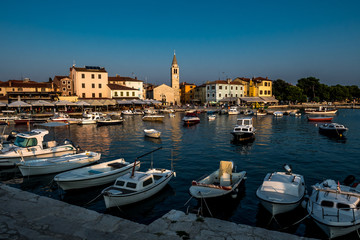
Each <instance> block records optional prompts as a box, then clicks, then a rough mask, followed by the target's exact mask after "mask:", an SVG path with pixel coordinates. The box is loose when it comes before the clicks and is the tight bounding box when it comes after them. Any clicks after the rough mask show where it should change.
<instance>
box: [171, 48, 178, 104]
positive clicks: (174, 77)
mask: <svg viewBox="0 0 360 240" xmlns="http://www.w3.org/2000/svg"><path fill="white" fill-rule="evenodd" d="M170 77H171V88H172V89H174V100H175V105H177V104H180V92H179V91H180V90H179V86H180V73H179V65H178V64H177V60H176V55H175V51H174V57H173V61H172V64H171V68H170Z"/></svg>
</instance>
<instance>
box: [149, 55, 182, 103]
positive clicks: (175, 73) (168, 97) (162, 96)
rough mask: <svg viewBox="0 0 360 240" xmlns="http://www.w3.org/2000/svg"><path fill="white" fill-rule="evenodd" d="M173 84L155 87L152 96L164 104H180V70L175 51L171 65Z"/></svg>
mask: <svg viewBox="0 0 360 240" xmlns="http://www.w3.org/2000/svg"><path fill="white" fill-rule="evenodd" d="M170 80H171V86H168V85H166V84H162V85H160V86H157V87H155V88H153V90H152V91H153V94H152V96H151V98H153V99H155V100H158V101H161V102H162V103H163V104H164V105H178V104H180V90H179V86H180V84H179V81H180V72H179V65H178V64H177V60H176V55H175V52H174V57H173V61H172V64H171V67H170Z"/></svg>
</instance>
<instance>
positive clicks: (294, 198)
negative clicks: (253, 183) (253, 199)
mask: <svg viewBox="0 0 360 240" xmlns="http://www.w3.org/2000/svg"><path fill="white" fill-rule="evenodd" d="M284 168H285V170H286V171H287V172H274V173H268V174H267V175H266V176H265V178H264V181H263V183H262V184H261V186H260V187H259V188H258V189H257V191H256V196H257V197H258V198H259V200H260V203H261V204H262V205H263V206H264V207H265V209H266V210H268V211H269V212H270V213H271V214H272V215H273V216H275V215H276V214H280V213H285V212H289V211H292V210H294V209H295V208H296V207H297V206H299V205H300V203H301V201H302V200H303V198H304V196H305V193H306V188H305V181H304V177H303V176H301V175H299V174H294V173H292V170H291V168H290V166H289V165H287V164H285V165H284Z"/></svg>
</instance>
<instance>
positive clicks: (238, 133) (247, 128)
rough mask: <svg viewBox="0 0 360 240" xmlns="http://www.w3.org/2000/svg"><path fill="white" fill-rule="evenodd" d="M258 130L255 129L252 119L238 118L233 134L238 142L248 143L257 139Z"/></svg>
mask: <svg viewBox="0 0 360 240" xmlns="http://www.w3.org/2000/svg"><path fill="white" fill-rule="evenodd" d="M255 132H256V129H255V128H254V127H253V122H252V117H243V118H238V119H237V122H236V126H235V127H234V129H233V131H232V132H231V134H232V135H233V136H234V139H235V140H237V141H246V140H250V139H253V138H254V137H255Z"/></svg>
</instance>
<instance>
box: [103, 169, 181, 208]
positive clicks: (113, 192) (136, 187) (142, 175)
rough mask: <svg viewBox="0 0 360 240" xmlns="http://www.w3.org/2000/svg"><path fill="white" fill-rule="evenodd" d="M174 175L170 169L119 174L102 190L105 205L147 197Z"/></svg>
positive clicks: (128, 202)
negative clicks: (113, 181) (113, 182)
mask: <svg viewBox="0 0 360 240" xmlns="http://www.w3.org/2000/svg"><path fill="white" fill-rule="evenodd" d="M174 175H175V172H174V171H172V170H167V169H149V170H148V171H146V172H139V171H134V172H133V173H127V174H125V175H123V176H120V177H118V178H117V179H116V182H115V184H114V185H113V186H110V187H107V188H105V189H104V190H103V191H102V194H103V196H104V200H105V206H106V208H111V207H115V206H123V205H127V204H131V203H136V202H139V201H141V200H144V199H147V198H149V197H151V196H153V195H154V194H156V193H158V192H159V191H160V190H161V189H163V188H164V187H165V186H166V184H167V183H168V182H169V181H170V179H171V178H172V177H173V176H174Z"/></svg>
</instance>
